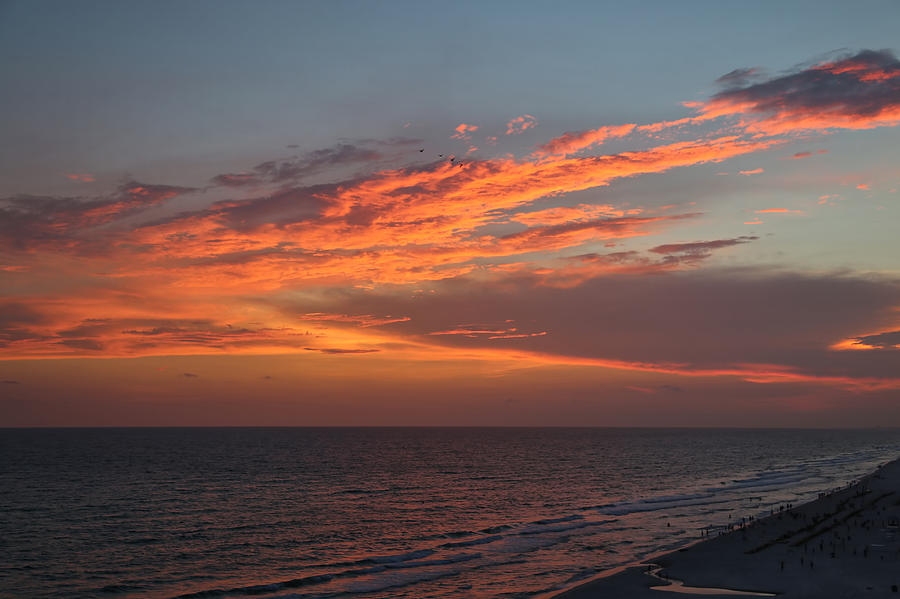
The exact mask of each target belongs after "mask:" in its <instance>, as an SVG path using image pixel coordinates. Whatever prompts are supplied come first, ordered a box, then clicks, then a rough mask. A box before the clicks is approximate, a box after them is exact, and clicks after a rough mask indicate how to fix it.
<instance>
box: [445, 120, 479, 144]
mask: <svg viewBox="0 0 900 599" xmlns="http://www.w3.org/2000/svg"><path fill="white" fill-rule="evenodd" d="M454 131H456V133H454V134H453V135H451V136H450V138H451V139H463V140H466V141H468V140H470V139H472V133H474V132H476V131H478V125H467V124H465V123H460V124H459V125H457V126H456V129H454Z"/></svg>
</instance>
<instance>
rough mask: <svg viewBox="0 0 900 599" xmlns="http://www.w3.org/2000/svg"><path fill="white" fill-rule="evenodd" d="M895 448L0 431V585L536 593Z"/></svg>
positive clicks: (3, 590) (775, 441) (149, 593)
mask: <svg viewBox="0 0 900 599" xmlns="http://www.w3.org/2000/svg"><path fill="white" fill-rule="evenodd" d="M898 456H900V431H897V430H887V429H885V430H865V431H864V430H780V429H779V430H750V429H747V430H743V429H742V430H731V429H604V428H584V429H568V428H168V429H166V428H159V429H108V428H107V429H4V430H0V597H3V598H13V597H15V598H19V597H31V598H35V599H37V598H42V597H54V598H90V597H110V598H118V597H122V598H132V597H134V598H158V597H166V598H169V597H181V598H188V597H191V598H198V599H199V598H207V597H210V598H211V597H224V598H227V597H248V596H253V597H260V598H265V599H271V598H274V597H279V598H292V599H293V598H308V599H312V598H326V597H342V598H344V597H358V598H360V599H369V598H372V599H375V598H384V597H392V598H395V597H396V598H416V599H420V598H436V597H464V598H465V597H470V598H475V597H477V598H525V597H542V596H547V595H549V594H552V593H553V592H555V591H558V590H561V589H563V588H566V587H568V586H571V585H573V584H575V583H577V582H578V581H583V580H585V579H587V578H590V577H592V576H594V575H596V574H597V573H599V572H602V571H604V570H606V569H610V568H614V567H617V566H619V565H624V564H627V563H630V562H633V561H635V560H638V559H641V558H643V557H645V556H647V555H652V554H655V553H658V552H660V551H664V550H668V549H673V548H675V547H678V546H680V545H684V544H686V543H689V542H691V541H693V540H695V539H697V538H699V537H700V536H701V533H702V531H703V530H704V529H709V530H711V534H715V532H716V531H717V530H721V528H722V527H726V526H728V525H729V524H730V523H732V522H735V521H739V520H740V518H741V517H745V516H750V515H765V514H768V513H770V511H771V510H772V509H777V507H778V506H779V505H783V504H785V503H795V504H796V503H800V502H803V501H806V500H809V499H813V498H815V497H816V496H817V494H818V493H820V492H821V491H823V490H828V489H831V488H834V487H837V486H841V485H844V484H846V483H848V482H850V481H851V480H854V479H856V478H858V477H860V476H862V475H864V474H867V473H868V472H870V471H871V470H873V469H874V468H875V467H876V466H877V465H879V464H882V463H884V462H887V461H889V460H892V459H895V458H897V457H898Z"/></svg>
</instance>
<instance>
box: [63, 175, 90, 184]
mask: <svg viewBox="0 0 900 599" xmlns="http://www.w3.org/2000/svg"><path fill="white" fill-rule="evenodd" d="M66 177H67V178H69V179H71V180H73V181H81V182H82V183H93V182H94V175H79V174H66Z"/></svg>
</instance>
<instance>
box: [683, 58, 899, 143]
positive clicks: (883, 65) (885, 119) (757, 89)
mask: <svg viewBox="0 0 900 599" xmlns="http://www.w3.org/2000/svg"><path fill="white" fill-rule="evenodd" d="M897 72H900V61H898V60H897V58H896V57H894V55H893V54H892V53H890V52H888V51H877V52H876V51H872V50H863V51H861V52H859V53H857V54H855V55H852V56H847V57H846V58H843V59H841V60H838V61H834V62H827V63H822V64H819V65H816V66H814V67H811V68H808V69H804V70H801V71H797V72H795V73H791V74H788V75H782V76H779V77H775V78H773V79H769V80H767V81H759V82H752V83H749V84H746V85H739V86H737V87H731V88H728V89H726V90H725V91H722V92H720V93H718V94H716V95H715V96H714V97H713V98H712V99H711V100H709V101H707V102H699V103H694V104H692V105H691V106H692V107H694V108H696V109H697V110H699V112H700V113H701V117H703V118H706V119H712V118H718V117H721V116H739V117H741V118H742V119H743V120H742V125H743V126H744V127H745V129H746V131H747V132H749V133H763V134H767V135H776V134H786V133H792V132H799V131H806V130H815V131H828V130H830V129H871V128H874V127H882V126H895V125H897V124H898V123H900V78H898V77H897V75H896V73H897Z"/></svg>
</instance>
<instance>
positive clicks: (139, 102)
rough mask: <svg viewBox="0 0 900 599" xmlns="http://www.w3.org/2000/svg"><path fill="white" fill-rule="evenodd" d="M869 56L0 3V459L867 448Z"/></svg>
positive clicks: (871, 338)
mask: <svg viewBox="0 0 900 599" xmlns="http://www.w3.org/2000/svg"><path fill="white" fill-rule="evenodd" d="M898 24H900V4H898V3H896V2H893V1H886V2H860V3H848V2H821V1H816V2H791V3H788V4H783V3H775V2H772V3H742V4H739V3H723V2H688V3H676V2H634V3H612V2H584V3H574V2H573V3H567V4H562V5H560V6H558V7H557V6H551V5H550V4H548V3H520V2H515V3H513V2H491V3H482V2H471V3H470V2H422V1H415V2H345V1H329V2H311V1H310V2H259V3H257V2H219V1H216V2H213V1H194V2H144V3H138V2H131V1H126V2H119V1H106V2H88V1H83V2H44V1H40V0H38V1H23V2H15V1H14V2H3V3H0V80H2V81H3V84H2V86H3V92H2V93H0V115H2V116H0V132H2V139H3V143H2V144H0V426H23V425H28V426H34V425H38V426H63V425H104V426H105V425H129V426H131V425H592V426H593V425H596V426H618V425H628V426H673V425H677V426H722V425H724V426H900V234H898V231H900V226H898V225H900V207H898V202H900V192H898V189H900V128H898V127H897V125H900V60H898V58H897V52H900V38H898V34H897V31H898V29H897V27H898Z"/></svg>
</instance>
